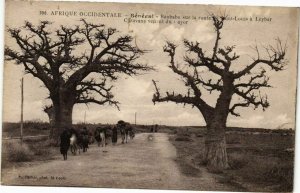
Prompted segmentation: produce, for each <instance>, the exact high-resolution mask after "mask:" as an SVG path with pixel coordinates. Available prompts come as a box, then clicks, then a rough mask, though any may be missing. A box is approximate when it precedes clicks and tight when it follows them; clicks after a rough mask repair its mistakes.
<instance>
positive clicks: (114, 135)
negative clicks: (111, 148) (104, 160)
mask: <svg viewBox="0 0 300 193" xmlns="http://www.w3.org/2000/svg"><path fill="white" fill-rule="evenodd" d="M117 141H118V128H117V127H116V126H114V127H113V128H112V134H111V142H112V144H113V145H116V143H117Z"/></svg>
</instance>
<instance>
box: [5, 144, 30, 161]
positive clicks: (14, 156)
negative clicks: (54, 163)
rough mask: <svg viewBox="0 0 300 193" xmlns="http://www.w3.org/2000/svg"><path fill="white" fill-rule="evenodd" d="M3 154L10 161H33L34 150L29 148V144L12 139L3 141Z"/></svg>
mask: <svg viewBox="0 0 300 193" xmlns="http://www.w3.org/2000/svg"><path fill="white" fill-rule="evenodd" d="M3 154H5V158H6V159H7V160H8V161H10V162H25V161H31V160H32V156H33V152H32V151H31V150H30V149H29V147H28V145H27V144H25V143H23V144H22V145H21V143H20V142H17V141H10V142H7V143H3Z"/></svg>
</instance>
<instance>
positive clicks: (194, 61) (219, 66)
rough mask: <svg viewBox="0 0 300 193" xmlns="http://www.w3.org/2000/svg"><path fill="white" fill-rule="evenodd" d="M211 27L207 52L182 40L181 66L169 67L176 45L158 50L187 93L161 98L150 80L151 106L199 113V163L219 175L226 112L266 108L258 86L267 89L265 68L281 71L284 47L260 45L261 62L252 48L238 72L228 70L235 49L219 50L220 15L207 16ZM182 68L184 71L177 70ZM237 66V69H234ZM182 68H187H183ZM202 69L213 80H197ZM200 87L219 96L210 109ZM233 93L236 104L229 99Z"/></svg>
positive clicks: (223, 154)
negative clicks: (202, 126)
mask: <svg viewBox="0 0 300 193" xmlns="http://www.w3.org/2000/svg"><path fill="white" fill-rule="evenodd" d="M212 21H213V26H214V29H215V32H216V39H215V41H214V44H213V49H212V51H211V52H205V51H204V49H203V48H201V44H200V43H199V42H191V41H188V40H184V46H185V48H186V49H187V53H188V54H187V55H186V56H185V57H184V64H182V65H179V64H175V52H176V46H175V44H174V43H171V42H167V44H166V46H165V47H164V52H166V53H168V54H169V56H170V66H169V67H170V68H171V69H172V71H173V72H174V73H176V74H178V75H179V76H180V77H182V79H183V81H184V83H185V86H186V87H187V88H188V93H187V94H176V93H174V92H173V93H169V92H167V93H166V95H165V96H162V94H161V93H160V91H159V89H158V87H157V83H156V82H155V81H154V80H153V84H154V86H155V90H156V92H155V94H154V95H153V102H154V104H155V103H156V102H166V101H172V102H175V103H183V104H190V105H192V106H193V107H196V108H198V109H199V111H200V112H201V114H202V115H203V117H204V120H205V122H206V125H207V135H206V138H205V162H206V164H207V168H208V169H209V171H211V172H221V171H223V170H224V169H225V168H227V167H228V162H227V153H226V142H225V128H226V121H227V117H228V114H229V113H231V114H232V115H234V116H239V114H238V113H237V112H236V110H237V108H239V107H249V106H250V105H253V106H254V107H255V108H257V107H259V106H260V107H262V108H263V110H264V109H265V108H267V107H268V106H269V103H268V98H267V96H264V97H263V96H261V94H260V89H261V88H269V87H270V85H269V83H268V82H269V78H268V76H267V75H266V71H267V68H266V67H268V69H269V70H275V71H281V70H283V69H284V66H285V65H286V61H285V60H284V57H285V53H286V46H282V43H281V41H280V40H279V39H277V45H276V47H272V46H268V47H265V51H266V56H265V57H264V58H263V57H262V56H261V54H260V51H259V49H258V47H257V46H256V47H255V48H254V49H255V50H256V52H257V57H255V58H252V59H253V61H252V62H251V63H250V64H249V65H247V66H244V67H243V68H242V69H240V70H239V71H236V70H234V69H233V68H232V66H233V65H232V64H233V62H235V61H237V59H239V55H237V54H236V53H235V52H234V48H235V46H225V47H221V46H220V40H221V29H222V27H223V24H224V21H226V17H223V16H222V17H217V16H215V15H212ZM182 66H184V67H182ZM239 66H240V67H241V66H242V65H239ZM258 67H260V68H258ZM184 69H187V70H184ZM204 69H208V71H209V73H212V74H214V76H212V77H218V78H216V79H214V78H211V79H208V80H207V78H206V79H205V78H203V77H201V70H204ZM203 89H204V90H206V91H209V92H210V93H211V92H217V93H219V96H218V99H217V101H216V103H215V106H211V105H209V104H208V103H207V102H206V101H205V100H204V99H203V96H202V94H203ZM234 95H236V96H238V97H239V98H241V99H240V100H232V99H233V96H234Z"/></svg>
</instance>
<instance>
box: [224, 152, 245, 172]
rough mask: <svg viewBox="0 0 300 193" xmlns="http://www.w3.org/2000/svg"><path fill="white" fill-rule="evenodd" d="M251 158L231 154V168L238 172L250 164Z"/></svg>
mask: <svg viewBox="0 0 300 193" xmlns="http://www.w3.org/2000/svg"><path fill="white" fill-rule="evenodd" d="M249 161H250V160H249V158H247V154H246V155H245V154H240V153H231V154H229V155H228V164H229V167H230V168H231V169H233V170H238V169H241V168H243V167H244V166H246V165H247V164H248V163H249Z"/></svg>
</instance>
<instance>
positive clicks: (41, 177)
mask: <svg viewBox="0 0 300 193" xmlns="http://www.w3.org/2000/svg"><path fill="white" fill-rule="evenodd" d="M168 137H169V136H168V134H165V133H153V134H152V133H151V134H150V133H142V134H137V135H136V137H135V138H134V140H130V141H129V143H128V144H117V145H116V146H112V145H109V146H106V147H105V148H102V147H97V146H96V145H92V146H91V147H90V148H89V150H88V152H86V153H84V154H80V155H76V156H73V155H69V157H68V160H67V161H63V160H62V156H60V157H58V159H57V160H53V161H49V162H45V163H41V164H33V165H31V166H27V167H21V168H18V169H15V170H10V171H2V172H3V176H2V177H3V179H2V183H3V184H5V185H44V186H89V187H113V188H151V189H188V190H223V191H226V190H228V191H229V190H231V191H232V190H234V188H233V187H231V186H229V185H226V184H222V183H219V182H218V180H216V177H215V175H213V174H210V173H208V172H207V171H206V169H205V168H202V169H201V170H200V172H201V175H200V177H199V176H198V177H190V176H185V175H183V174H181V172H180V170H179V168H178V166H177V165H176V163H175V161H174V159H175V158H176V149H175V147H174V146H173V145H172V144H171V143H170V142H169V140H168Z"/></svg>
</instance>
